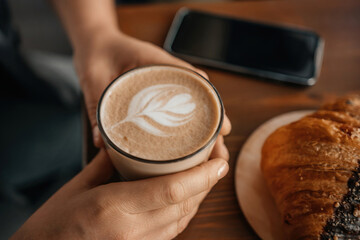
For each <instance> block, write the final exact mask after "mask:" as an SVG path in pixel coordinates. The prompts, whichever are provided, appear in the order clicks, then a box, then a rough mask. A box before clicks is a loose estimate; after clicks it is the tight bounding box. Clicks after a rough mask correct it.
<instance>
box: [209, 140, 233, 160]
mask: <svg viewBox="0 0 360 240" xmlns="http://www.w3.org/2000/svg"><path fill="white" fill-rule="evenodd" d="M213 158H222V159H225V160H226V161H228V160H229V151H228V149H227V148H226V146H225V145H224V137H223V136H221V135H219V136H218V138H217V139H216V142H215V145H214V148H213V150H212V152H211V154H210V159H213Z"/></svg>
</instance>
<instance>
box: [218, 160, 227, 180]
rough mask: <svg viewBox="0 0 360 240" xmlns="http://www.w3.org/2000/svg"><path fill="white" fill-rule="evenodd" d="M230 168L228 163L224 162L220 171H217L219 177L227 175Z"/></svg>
mask: <svg viewBox="0 0 360 240" xmlns="http://www.w3.org/2000/svg"><path fill="white" fill-rule="evenodd" d="M228 170H229V167H228V164H227V163H223V164H222V165H221V167H220V168H219V170H218V173H217V174H218V177H219V179H220V178H223V177H225V175H226V174H227V172H228Z"/></svg>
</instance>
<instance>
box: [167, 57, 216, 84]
mask: <svg viewBox="0 0 360 240" xmlns="http://www.w3.org/2000/svg"><path fill="white" fill-rule="evenodd" d="M167 56H168V57H169V58H164V59H161V60H160V63H165V64H173V65H177V66H181V67H185V68H189V69H191V70H193V71H194V72H197V73H198V74H200V75H201V76H203V77H204V78H206V79H209V76H208V75H207V73H206V72H204V71H203V70H201V69H199V68H196V67H194V66H193V65H191V64H190V63H188V62H185V61H183V60H181V59H180V58H177V57H174V56H172V55H170V54H168V53H167ZM164 60H165V62H163V61H164Z"/></svg>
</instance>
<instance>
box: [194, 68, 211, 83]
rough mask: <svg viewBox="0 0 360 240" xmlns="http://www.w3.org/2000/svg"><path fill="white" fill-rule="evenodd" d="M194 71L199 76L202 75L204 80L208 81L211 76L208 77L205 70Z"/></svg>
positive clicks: (195, 69)
mask: <svg viewBox="0 0 360 240" xmlns="http://www.w3.org/2000/svg"><path fill="white" fill-rule="evenodd" d="M194 71H195V72H197V73H198V74H200V75H201V76H203V77H204V78H206V79H208V80H209V76H208V75H207V73H206V72H204V71H203V70H201V69H198V68H194Z"/></svg>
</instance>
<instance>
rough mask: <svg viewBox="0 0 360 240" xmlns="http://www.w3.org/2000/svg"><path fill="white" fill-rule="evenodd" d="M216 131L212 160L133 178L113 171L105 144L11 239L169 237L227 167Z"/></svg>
mask: <svg viewBox="0 0 360 240" xmlns="http://www.w3.org/2000/svg"><path fill="white" fill-rule="evenodd" d="M228 156H229V155H228V152H227V149H226V147H225V145H224V144H223V140H222V137H220V138H219V139H218V140H217V142H216V144H215V147H214V151H213V153H212V156H211V157H212V158H213V159H211V160H209V161H207V162H205V163H203V164H201V165H200V166H197V167H194V168H192V169H189V170H187V171H183V172H180V173H175V174H170V175H167V176H161V177H155V178H149V179H145V180H138V181H132V182H116V183H108V184H106V182H107V181H108V180H109V178H110V177H111V176H112V174H113V172H114V168H113V165H112V163H111V161H110V160H109V157H108V155H107V154H106V153H105V151H104V150H101V151H100V153H99V154H98V155H97V156H96V157H95V158H94V160H93V161H92V162H91V163H90V164H89V165H88V166H87V167H86V168H85V169H84V170H83V171H82V172H80V173H79V174H78V175H77V176H75V177H74V178H73V179H72V180H71V181H70V182H68V183H67V184H66V185H64V186H63V187H62V188H61V189H60V190H59V191H58V192H56V193H55V194H54V195H53V196H52V197H51V198H50V199H49V200H48V201H47V202H46V203H45V204H44V205H43V206H42V207H41V208H40V209H38V210H37V211H36V212H35V213H34V214H33V215H32V216H31V217H30V218H29V219H28V220H27V221H26V222H25V224H24V225H23V226H22V227H21V228H20V229H19V230H18V231H17V232H16V233H15V234H14V236H13V237H12V239H172V238H174V237H175V236H177V235H178V234H179V233H180V232H182V231H183V230H184V229H185V227H186V226H187V225H188V223H189V221H190V220H191V219H192V217H193V216H194V215H195V213H196V212H197V209H198V207H199V205H200V203H201V202H202V200H203V199H204V197H205V196H206V194H207V193H208V192H209V191H210V189H211V188H212V187H213V186H214V185H215V184H216V183H217V182H218V181H219V179H221V178H222V177H224V176H225V175H226V173H227V172H228V163H227V161H226V160H227V159H228Z"/></svg>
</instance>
